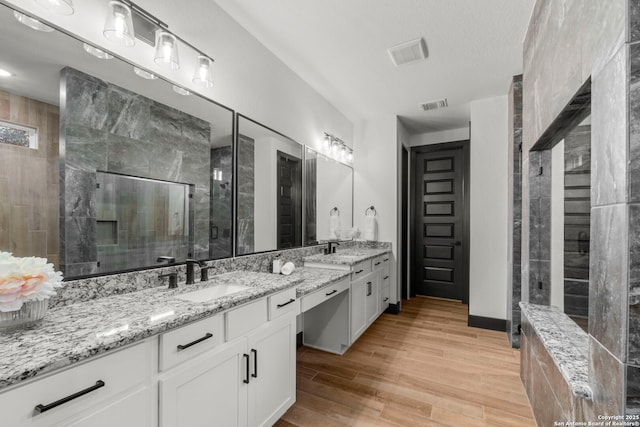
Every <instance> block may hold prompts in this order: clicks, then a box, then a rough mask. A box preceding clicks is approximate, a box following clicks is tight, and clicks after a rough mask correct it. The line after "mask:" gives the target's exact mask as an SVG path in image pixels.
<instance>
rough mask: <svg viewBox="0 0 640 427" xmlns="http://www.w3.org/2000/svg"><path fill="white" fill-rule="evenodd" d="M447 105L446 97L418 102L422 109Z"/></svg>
mask: <svg viewBox="0 0 640 427" xmlns="http://www.w3.org/2000/svg"><path fill="white" fill-rule="evenodd" d="M448 105H449V104H448V103H447V98H444V99H438V100H437V101H429V102H423V103H422V104H420V109H422V110H424V111H429V110H437V109H438V108H445V107H447V106H448Z"/></svg>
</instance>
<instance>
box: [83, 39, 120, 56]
mask: <svg viewBox="0 0 640 427" xmlns="http://www.w3.org/2000/svg"><path fill="white" fill-rule="evenodd" d="M82 47H83V49H84V50H85V52H87V53H88V54H89V55H93V56H95V57H96V58H98V59H113V55H110V54H108V53H107V52H105V51H104V50H102V49H98V48H97V47H93V46H91V45H90V44H88V43H83V44H82Z"/></svg>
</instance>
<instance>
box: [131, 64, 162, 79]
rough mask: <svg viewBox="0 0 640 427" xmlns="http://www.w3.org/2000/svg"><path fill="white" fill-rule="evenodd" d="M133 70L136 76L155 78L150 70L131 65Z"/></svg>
mask: <svg viewBox="0 0 640 427" xmlns="http://www.w3.org/2000/svg"><path fill="white" fill-rule="evenodd" d="M133 72H134V73H136V76H138V77H142V78H143V79H147V80H155V79H157V77H156V75H155V74H153V73H150V72H148V71H145V70H141V69H140V68H138V67H133Z"/></svg>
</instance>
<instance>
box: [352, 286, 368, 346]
mask: <svg viewBox="0 0 640 427" xmlns="http://www.w3.org/2000/svg"><path fill="white" fill-rule="evenodd" d="M366 293H367V280H358V281H355V282H353V283H351V343H352V344H353V342H354V341H355V340H356V339H357V338H358V337H359V336H360V334H362V332H364V330H365V328H366V327H367V317H366V316H367V315H366V311H365V302H366Z"/></svg>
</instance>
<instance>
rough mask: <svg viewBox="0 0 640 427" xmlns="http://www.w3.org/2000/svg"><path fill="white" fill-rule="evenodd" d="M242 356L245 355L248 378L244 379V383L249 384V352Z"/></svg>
mask: <svg viewBox="0 0 640 427" xmlns="http://www.w3.org/2000/svg"><path fill="white" fill-rule="evenodd" d="M242 357H244V361H245V368H246V371H245V374H246V379H244V380H242V382H243V383H245V384H249V355H248V354H247V353H245V354H243V355H242Z"/></svg>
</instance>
